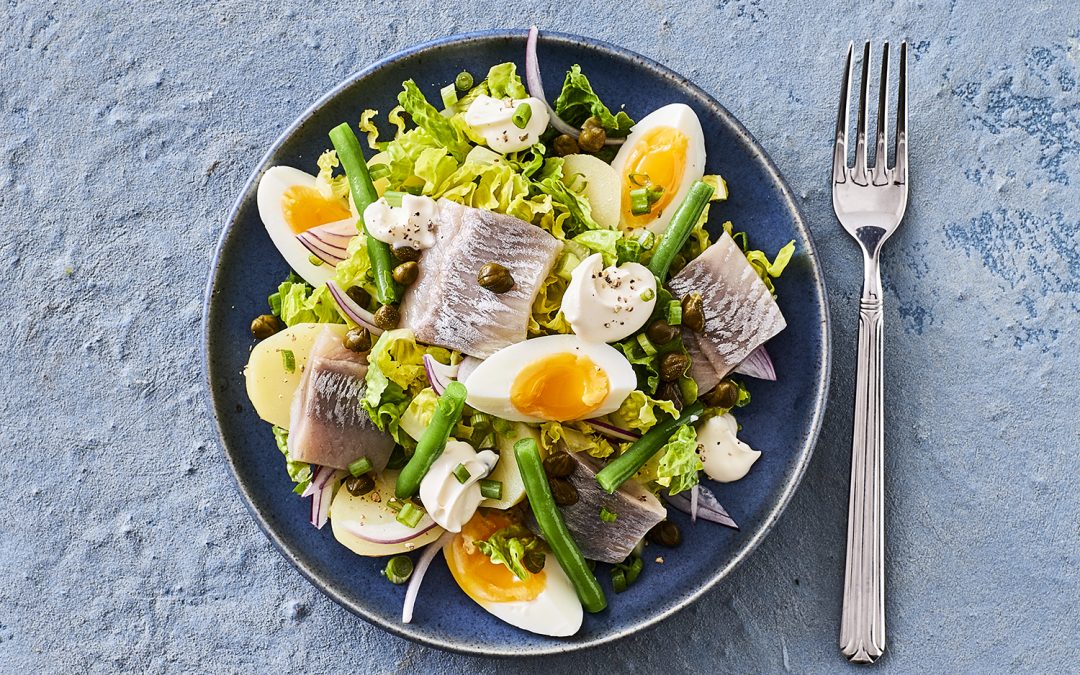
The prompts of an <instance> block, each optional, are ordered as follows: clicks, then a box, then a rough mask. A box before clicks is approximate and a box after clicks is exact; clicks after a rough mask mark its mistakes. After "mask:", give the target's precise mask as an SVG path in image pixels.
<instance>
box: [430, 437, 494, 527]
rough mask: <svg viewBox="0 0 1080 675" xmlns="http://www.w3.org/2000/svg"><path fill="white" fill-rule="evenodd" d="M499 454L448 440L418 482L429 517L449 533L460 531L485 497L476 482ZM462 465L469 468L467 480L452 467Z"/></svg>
mask: <svg viewBox="0 0 1080 675" xmlns="http://www.w3.org/2000/svg"><path fill="white" fill-rule="evenodd" d="M498 461H499V456H498V455H497V454H495V453H494V452H492V451H491V450H482V451H480V452H479V453H478V452H476V451H475V450H474V449H473V447H472V446H471V445H469V444H468V443H465V442H463V441H457V440H454V439H450V440H449V441H447V442H446V448H444V449H443V452H442V454H441V455H439V458H438V459H436V460H435V463H434V464H432V465H431V469H430V470H428V472H427V474H426V475H425V476H424V479H423V480H421V481H420V501H422V502H423V503H424V508H426V509H427V510H428V514H429V515H430V516H431V518H432V520H434V521H435V522H436V523H438V524H439V526H440V527H442V528H443V529H444V530H446V531H448V532H461V527H462V526H463V525H464V524H465V523H467V522H469V520H470V519H471V518H472V517H473V514H475V513H476V509H477V508H478V507H479V506H480V502H481V501H483V499H484V497H483V495H482V494H480V485H479V481H480V479H481V478H484V477H485V476H487V475H488V474H489V473H491V470H492V469H493V468H495V464H496V462H498ZM458 464H462V465H464V466H465V468H466V469H468V470H469V479H468V480H467V481H465V482H464V483H461V482H458V479H457V477H456V476H454V469H456V468H457V465H458Z"/></svg>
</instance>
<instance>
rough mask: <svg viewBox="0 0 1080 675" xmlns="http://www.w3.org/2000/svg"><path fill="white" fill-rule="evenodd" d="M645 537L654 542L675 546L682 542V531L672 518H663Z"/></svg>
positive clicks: (669, 546) (670, 546)
mask: <svg viewBox="0 0 1080 675" xmlns="http://www.w3.org/2000/svg"><path fill="white" fill-rule="evenodd" d="M645 537H646V538H647V539H648V540H649V541H651V542H652V543H654V544H660V545H661V546H667V547H668V548H675V547H676V546H678V545H679V544H681V543H682V533H681V532H679V526H678V525H676V524H675V523H673V522H671V521H670V520H662V521H660V522H659V523H657V524H656V526H655V527H653V529H651V530H649V533H648V534H647V535H645Z"/></svg>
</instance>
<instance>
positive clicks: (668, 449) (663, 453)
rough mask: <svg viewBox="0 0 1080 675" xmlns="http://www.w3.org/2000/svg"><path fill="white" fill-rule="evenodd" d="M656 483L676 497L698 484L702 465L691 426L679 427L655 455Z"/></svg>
mask: <svg viewBox="0 0 1080 675" xmlns="http://www.w3.org/2000/svg"><path fill="white" fill-rule="evenodd" d="M657 456H658V457H659V458H660V461H659V462H657V465H656V482H657V483H658V484H660V485H662V486H664V487H666V488H667V489H668V492H669V493H670V494H673V495H676V494H678V493H680V492H683V491H684V490H689V489H690V488H692V487H694V486H695V485H697V484H698V480H699V479H698V472H699V471H701V469H702V468H703V465H702V463H701V457H699V456H698V453H697V431H696V430H695V429H694V427H693V426H692V425H689V424H687V425H684V426H682V427H679V430H678V431H677V432H675V435H674V436H672V437H671V440H669V441H668V442H667V444H666V445H664V447H662V448H660V452H658V453H657Z"/></svg>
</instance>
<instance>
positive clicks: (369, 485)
mask: <svg viewBox="0 0 1080 675" xmlns="http://www.w3.org/2000/svg"><path fill="white" fill-rule="evenodd" d="M345 489H346V490H348V491H349V494H351V495H352V496H353V497H359V496H361V495H366V494H367V493H369V492H371V491H372V490H374V489H375V479H374V478H372V476H371V474H370V473H364V474H360V475H359V476H356V477H355V478H348V479H346V481H345Z"/></svg>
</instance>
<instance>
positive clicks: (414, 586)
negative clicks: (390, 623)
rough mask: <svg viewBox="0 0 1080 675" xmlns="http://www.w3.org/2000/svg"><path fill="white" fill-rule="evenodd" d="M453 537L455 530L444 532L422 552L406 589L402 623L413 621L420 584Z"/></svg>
mask: <svg viewBox="0 0 1080 675" xmlns="http://www.w3.org/2000/svg"><path fill="white" fill-rule="evenodd" d="M453 538H454V533H453V532H444V533H443V536H441V537H439V538H438V539H436V540H435V541H433V542H432V543H430V544H428V545H427V548H425V549H424V552H423V553H421V554H420V559H419V560H417V561H416V567H415V568H414V569H413V574H412V578H410V579H409V585H408V587H407V588H406V589H405V604H404V605H402V607H401V623H411V622H412V615H413V608H414V607H415V606H416V595H417V594H418V593H419V592H420V584H421V582H423V580H424V575H425V574H427V571H428V567H430V566H431V561H432V560H434V559H435V556H436V555H438V554H439V551H441V550H442V549H443V547H444V546H446V545H447V544H449V543H450V540H451V539H453Z"/></svg>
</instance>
